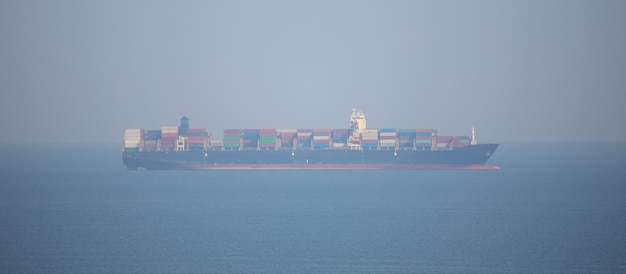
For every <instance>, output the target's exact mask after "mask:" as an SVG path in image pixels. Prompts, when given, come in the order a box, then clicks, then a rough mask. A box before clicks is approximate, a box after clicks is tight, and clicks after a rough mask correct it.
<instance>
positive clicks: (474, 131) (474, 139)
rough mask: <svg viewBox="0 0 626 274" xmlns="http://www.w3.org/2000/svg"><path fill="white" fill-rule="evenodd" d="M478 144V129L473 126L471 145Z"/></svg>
mask: <svg viewBox="0 0 626 274" xmlns="http://www.w3.org/2000/svg"><path fill="white" fill-rule="evenodd" d="M475 144H476V129H475V128H474V127H472V138H471V139H470V145H475Z"/></svg>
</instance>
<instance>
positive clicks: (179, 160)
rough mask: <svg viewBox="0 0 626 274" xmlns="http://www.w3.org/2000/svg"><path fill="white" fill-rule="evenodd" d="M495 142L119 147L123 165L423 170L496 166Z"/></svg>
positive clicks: (472, 168) (149, 167) (133, 167)
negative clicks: (419, 146)
mask: <svg viewBox="0 0 626 274" xmlns="http://www.w3.org/2000/svg"><path fill="white" fill-rule="evenodd" d="M497 147H498V145H497V144H480V145H470V146H465V147H459V148H454V149H452V150H433V151H431V150H394V149H390V150H348V149H316V150H303V149H297V150H290V149H281V150H241V151H240V150H234V151H225V150H217V151H212V150H209V151H180V152H175V151H170V152H165V151H152V152H123V157H122V158H123V161H124V164H125V165H126V166H127V168H128V169H131V170H134V169H138V168H142V169H152V170H167V169H170V170H171V169H174V170H176V169H207V170H249V169H267V170H292V169H309V170H360V169H380V170H424V169H433V170H438V169H442V170H445V169H458V170H484V169H498V167H496V166H490V165H486V162H487V160H489V158H490V157H491V155H492V154H493V153H494V152H495V150H496V149H497Z"/></svg>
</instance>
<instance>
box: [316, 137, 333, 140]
mask: <svg viewBox="0 0 626 274" xmlns="http://www.w3.org/2000/svg"><path fill="white" fill-rule="evenodd" d="M313 140H330V136H313Z"/></svg>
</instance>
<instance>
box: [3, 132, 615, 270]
mask: <svg viewBox="0 0 626 274" xmlns="http://www.w3.org/2000/svg"><path fill="white" fill-rule="evenodd" d="M119 150H120V148H119V145H118V144H99V145H84V144H81V145H69V144H68V145H37V146H28V147H23V146H22V147H16V146H15V145H2V146H0V165H1V166H0V272H2V273H206V272H213V273H231V272H244V273H258V272H261V273H263V272H266V273H276V272H279V273H300V272H309V273H320V272H351V273H354V272H357V273H361V272H376V273H381V272H385V273H386V272H411V273H433V272H444V273H446V272H449V273H459V272H460V273H467V272H469V273H540V272H560V273H578V272H597V273H624V272H626V144H620V143H615V144H593V143H570V144H502V145H501V147H500V148H499V150H498V151H497V152H496V154H495V155H494V157H493V158H492V160H491V161H490V163H491V164H495V165H499V166H501V168H502V169H501V170H497V171H127V170H125V168H124V166H123V165H122V160H121V153H120V151H119Z"/></svg>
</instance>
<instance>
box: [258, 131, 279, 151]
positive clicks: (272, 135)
mask: <svg viewBox="0 0 626 274" xmlns="http://www.w3.org/2000/svg"><path fill="white" fill-rule="evenodd" d="M259 135H260V139H259V147H261V148H268V149H269V148H272V149H273V148H276V129H261V130H260V131H259Z"/></svg>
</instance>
